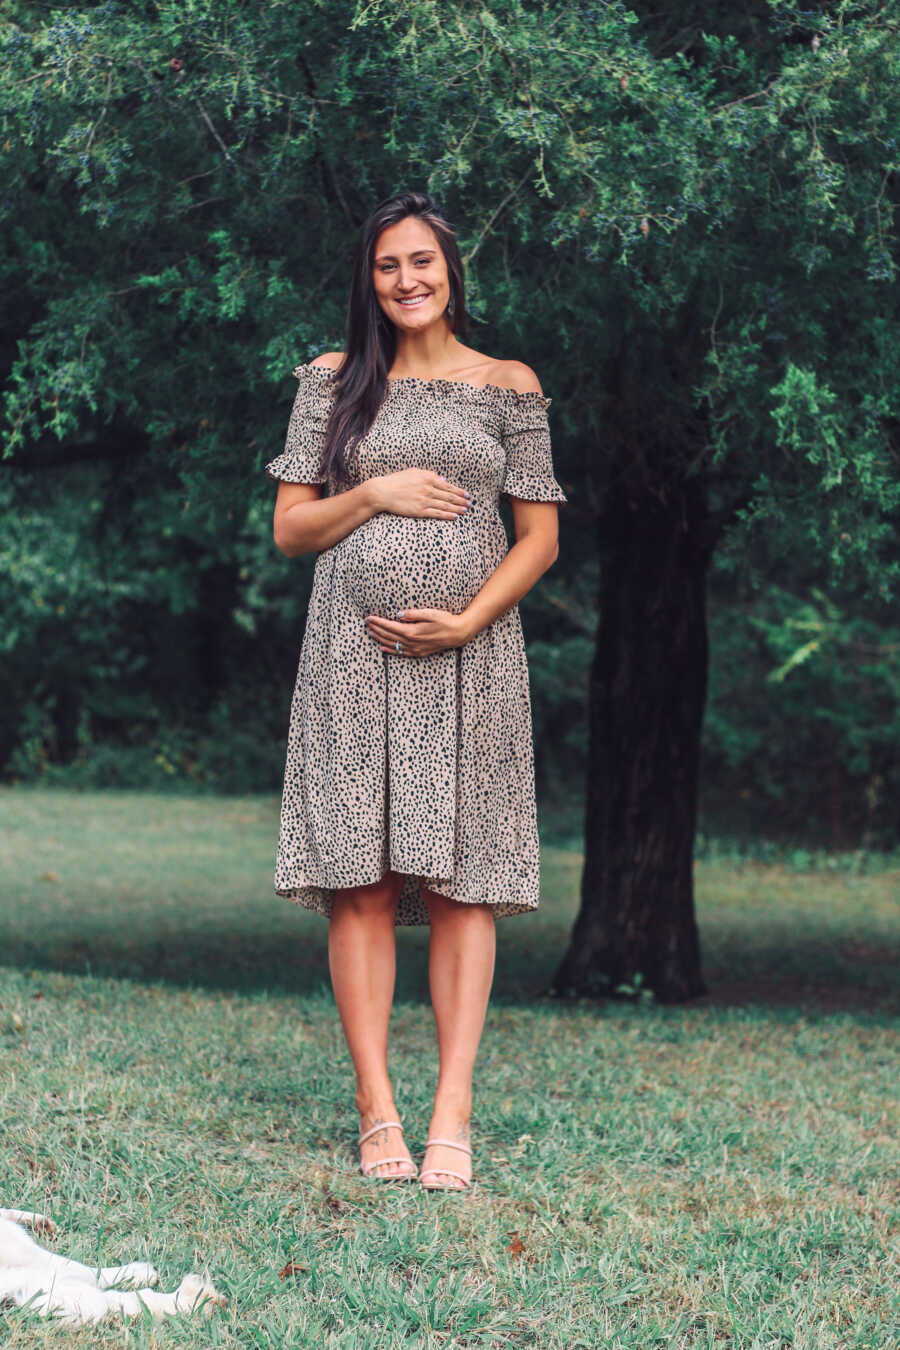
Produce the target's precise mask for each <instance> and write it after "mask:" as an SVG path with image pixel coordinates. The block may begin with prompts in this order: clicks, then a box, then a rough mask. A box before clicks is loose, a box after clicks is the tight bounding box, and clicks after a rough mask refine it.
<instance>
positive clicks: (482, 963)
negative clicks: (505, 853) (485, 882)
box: [420, 883, 496, 1187]
mask: <svg viewBox="0 0 900 1350" xmlns="http://www.w3.org/2000/svg"><path fill="white" fill-rule="evenodd" d="M420 884H421V889H422V899H423V900H424V902H425V905H426V907H427V909H428V916H429V918H430V920H431V938H430V946H429V952H428V976H429V980H430V984H431V1004H432V1007H433V1008H434V1017H435V1021H436V1023H437V1036H438V1053H439V1056H440V1069H439V1072H438V1084H437V1091H436V1092H435V1096H434V1110H433V1112H432V1116H431V1124H430V1125H429V1127H428V1136H427V1137H428V1138H429V1139H430V1138H431V1137H432V1136H436V1137H437V1138H440V1139H454V1140H457V1141H458V1142H459V1143H460V1144H468V1143H469V1119H470V1117H471V1114H472V1074H473V1072H474V1069H475V1057H476V1055H477V1054H478V1044H479V1041H480V1040H481V1032H482V1029H483V1027H484V1018H485V1014H486V1013H487V1006H488V999H489V998H490V993H491V984H492V982H493V978H494V955H495V951H496V933H495V928H494V924H495V919H494V913H493V910H492V909H491V908H490V906H488V905H466V904H462V903H461V902H460V901H458V900H448V899H447V897H446V896H444V895H438V894H437V892H436V891H430V890H429V889H428V888H427V887H426V886H425V885H424V884H422V883H420ZM427 1166H428V1169H429V1172H430V1173H431V1175H429V1177H428V1180H429V1182H430V1183H432V1184H439V1185H446V1186H456V1187H461V1186H462V1182H461V1181H459V1180H458V1179H457V1178H456V1177H451V1176H448V1175H447V1174H446V1173H442V1172H438V1173H437V1174H436V1175H435V1174H434V1171H433V1169H436V1168H440V1167H441V1166H443V1167H450V1168H452V1169H453V1171H454V1172H461V1173H462V1174H463V1176H467V1177H468V1176H471V1162H470V1159H469V1157H468V1155H467V1154H465V1153H463V1152H462V1151H461V1150H460V1149H455V1148H445V1147H442V1146H440V1145H435V1146H434V1147H433V1148H430V1149H429V1150H428V1157H427ZM422 1170H423V1171H424V1166H423V1169H422Z"/></svg>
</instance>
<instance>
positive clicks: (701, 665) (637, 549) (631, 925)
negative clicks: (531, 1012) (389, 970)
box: [553, 478, 711, 1003]
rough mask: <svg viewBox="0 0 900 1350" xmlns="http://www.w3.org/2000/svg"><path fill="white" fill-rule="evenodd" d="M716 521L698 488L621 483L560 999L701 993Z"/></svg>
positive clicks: (606, 536)
mask: <svg viewBox="0 0 900 1350" xmlns="http://www.w3.org/2000/svg"><path fill="white" fill-rule="evenodd" d="M710 524H711V523H710V519H709V515H708V512H707V504H706V496H705V491H704V488H703V485H702V483H701V482H699V481H698V480H697V479H685V480H682V481H680V482H677V483H676V484H675V485H674V486H672V487H670V488H666V489H665V490H663V489H661V488H660V489H658V490H657V491H654V490H653V487H652V486H650V487H648V486H647V485H646V484H640V485H636V484H634V483H630V484H629V483H627V482H626V481H625V480H624V478H623V479H620V480H619V483H618V486H616V485H613V486H612V487H611V489H610V493H609V497H608V505H607V509H606V512H605V518H604V519H603V521H602V525H601V528H602V530H603V534H602V545H603V548H604V551H605V552H607V550H608V552H607V558H608V562H607V565H606V566H605V567H604V568H603V572H602V580H601V588H600V621H599V625H598V629H597V647H596V652H595V656H594V661H593V666H592V670H591V685H590V708H589V723H590V732H589V748H588V782H587V794H586V807H585V862H584V872H583V876H582V885H581V908H580V911H579V914H578V918H577V920H576V923H575V927H574V929H573V932H572V937H571V941H570V945H569V949H568V951H567V952H566V955H565V957H564V959H563V961H562V964H561V966H560V968H559V970H558V971H557V973H556V976H555V978H554V980H553V985H554V992H557V993H558V994H560V995H563V996H566V995H570V994H571V995H579V994H587V995H589V996H597V995H602V994H609V995H614V994H615V991H616V986H617V985H619V984H622V983H626V984H629V985H633V983H634V981H635V977H636V976H638V975H640V977H641V986H642V987H643V988H649V989H652V990H653V992H654V994H655V995H656V997H657V999H658V1000H659V1001H660V1002H664V1003H675V1002H680V1001H683V1000H685V999H689V998H693V997H696V996H698V995H700V994H704V993H706V986H705V984H704V982H703V977H702V974H701V969H700V943H699V938H698V933H697V925H696V920H695V916H694V890H693V850H694V831H695V826H696V813H697V787H698V769H699V758H700V731H701V725H702V720H703V707H704V701H705V697H706V674H707V632H706V573H707V568H708V564H709V557H710Z"/></svg>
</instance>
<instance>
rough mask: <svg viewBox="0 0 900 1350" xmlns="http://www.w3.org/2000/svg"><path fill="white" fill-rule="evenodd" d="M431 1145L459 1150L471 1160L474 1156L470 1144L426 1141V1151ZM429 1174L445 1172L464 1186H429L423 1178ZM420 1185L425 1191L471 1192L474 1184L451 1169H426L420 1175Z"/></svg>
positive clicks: (439, 1140)
mask: <svg viewBox="0 0 900 1350" xmlns="http://www.w3.org/2000/svg"><path fill="white" fill-rule="evenodd" d="M429 1144H444V1145H445V1146H446V1147H447V1148H458V1149H459V1150H460V1152H461V1153H468V1155H469V1157H470V1158H471V1156H472V1150H471V1149H470V1148H469V1145H468V1144H456V1143H454V1142H453V1140H452V1139H426V1140H425V1147H426V1149H427V1148H428V1146H429ZM429 1172H445V1173H446V1174H447V1176H448V1177H456V1178H457V1180H458V1181H461V1182H462V1183H463V1184H462V1186H429V1185H428V1183H427V1182H425V1181H423V1180H422V1177H427V1176H428V1174H429ZM419 1185H420V1186H421V1187H422V1189H423V1190H425V1191H470V1190H471V1189H472V1182H471V1181H470V1179H469V1178H468V1177H464V1176H463V1175H462V1174H461V1173H460V1172H454V1171H453V1170H452V1169H451V1168H449V1167H426V1168H424V1169H423V1171H422V1172H421V1173H420V1174H419Z"/></svg>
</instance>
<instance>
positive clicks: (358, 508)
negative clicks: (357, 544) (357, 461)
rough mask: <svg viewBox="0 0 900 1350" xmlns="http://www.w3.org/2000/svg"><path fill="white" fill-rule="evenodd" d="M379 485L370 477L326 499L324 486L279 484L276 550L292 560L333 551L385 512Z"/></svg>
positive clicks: (276, 510) (276, 500)
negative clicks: (306, 554)
mask: <svg viewBox="0 0 900 1350" xmlns="http://www.w3.org/2000/svg"><path fill="white" fill-rule="evenodd" d="M377 486H378V479H377V478H369V479H367V480H366V481H365V482H363V483H359V484H358V485H357V486H356V487H353V488H349V489H348V490H347V491H346V492H338V493H337V494H336V495H335V496H334V497H323V496H322V485H321V484H320V483H279V484H278V496H277V497H276V498H275V520H274V526H273V528H274V534H275V547H276V548H278V549H280V550H281V552H282V553H283V554H285V556H286V557H288V558H296V557H299V555H300V554H301V553H320V552H321V551H322V549H325V548H330V547H331V545H332V544H336V543H337V542H338V540H339V539H344V538H345V537H346V536H347V535H348V534H349V533H350V531H351V530H355V529H356V527H357V525H362V524H364V523H365V522H366V521H367V520H371V518H372V516H375V515H377V514H378V512H379V511H381V510H382V509H383V508H382V507H381V505H380V504H379V501H378V490H377Z"/></svg>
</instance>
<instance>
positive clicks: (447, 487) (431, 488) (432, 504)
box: [369, 469, 471, 520]
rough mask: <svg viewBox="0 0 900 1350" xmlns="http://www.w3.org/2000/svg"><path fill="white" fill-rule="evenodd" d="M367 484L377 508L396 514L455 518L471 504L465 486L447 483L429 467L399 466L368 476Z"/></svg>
mask: <svg viewBox="0 0 900 1350" xmlns="http://www.w3.org/2000/svg"><path fill="white" fill-rule="evenodd" d="M369 485H370V489H371V492H372V494H373V500H374V502H375V505H376V508H377V509H378V510H379V511H392V512H393V513H394V515H397V516H431V517H432V518H433V519H435V520H455V519H456V517H457V516H461V515H462V513H463V511H464V510H465V509H466V507H467V506H469V505H470V504H471V498H470V496H469V493H468V492H467V491H466V489H465V488H461V487H456V486H455V484H453V483H448V481H447V479H446V478H442V477H441V476H440V474H439V473H434V471H433V470H431V469H400V470H399V471H398V472H397V473H386V474H382V475H380V476H379V477H376V478H370V479H369Z"/></svg>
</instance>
